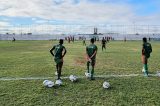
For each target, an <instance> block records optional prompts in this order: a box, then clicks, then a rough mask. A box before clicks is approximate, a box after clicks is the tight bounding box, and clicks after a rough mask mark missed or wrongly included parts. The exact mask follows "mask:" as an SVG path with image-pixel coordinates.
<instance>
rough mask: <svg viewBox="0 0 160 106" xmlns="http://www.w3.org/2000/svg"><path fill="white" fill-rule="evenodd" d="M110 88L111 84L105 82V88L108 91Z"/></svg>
mask: <svg viewBox="0 0 160 106" xmlns="http://www.w3.org/2000/svg"><path fill="white" fill-rule="evenodd" d="M109 87H110V84H109V82H107V81H105V82H104V83H103V88H105V89H108V88H109Z"/></svg>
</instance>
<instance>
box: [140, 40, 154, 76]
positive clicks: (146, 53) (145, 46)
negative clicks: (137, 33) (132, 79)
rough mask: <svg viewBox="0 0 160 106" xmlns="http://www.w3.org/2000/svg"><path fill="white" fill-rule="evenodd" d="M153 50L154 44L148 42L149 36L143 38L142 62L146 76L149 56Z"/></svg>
mask: <svg viewBox="0 0 160 106" xmlns="http://www.w3.org/2000/svg"><path fill="white" fill-rule="evenodd" d="M151 52H152V46H151V44H150V43H148V42H147V38H143V45H142V57H141V58H142V63H143V69H142V72H144V75H145V76H148V65H147V63H148V58H149V57H150V53H151Z"/></svg>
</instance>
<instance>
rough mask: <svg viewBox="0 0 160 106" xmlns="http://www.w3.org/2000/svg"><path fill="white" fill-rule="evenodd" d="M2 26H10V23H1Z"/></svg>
mask: <svg viewBox="0 0 160 106" xmlns="http://www.w3.org/2000/svg"><path fill="white" fill-rule="evenodd" d="M0 26H3V27H5V26H10V23H8V22H5V21H0Z"/></svg>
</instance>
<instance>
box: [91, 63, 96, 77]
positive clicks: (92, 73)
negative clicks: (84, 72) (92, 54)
mask: <svg viewBox="0 0 160 106" xmlns="http://www.w3.org/2000/svg"><path fill="white" fill-rule="evenodd" d="M91 65H92V70H91V80H94V79H95V78H94V66H95V60H92V62H91Z"/></svg>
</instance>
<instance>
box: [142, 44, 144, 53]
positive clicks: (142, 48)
mask: <svg viewBox="0 0 160 106" xmlns="http://www.w3.org/2000/svg"><path fill="white" fill-rule="evenodd" d="M144 54H145V49H144V45H143V46H142V55H144Z"/></svg>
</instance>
